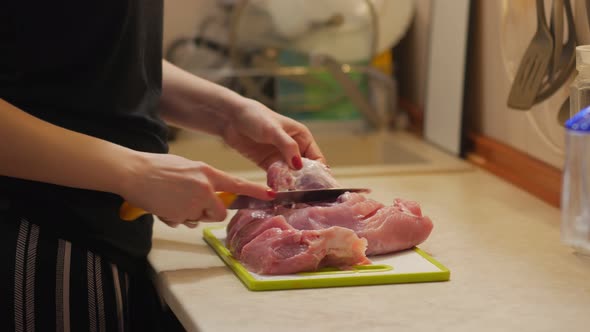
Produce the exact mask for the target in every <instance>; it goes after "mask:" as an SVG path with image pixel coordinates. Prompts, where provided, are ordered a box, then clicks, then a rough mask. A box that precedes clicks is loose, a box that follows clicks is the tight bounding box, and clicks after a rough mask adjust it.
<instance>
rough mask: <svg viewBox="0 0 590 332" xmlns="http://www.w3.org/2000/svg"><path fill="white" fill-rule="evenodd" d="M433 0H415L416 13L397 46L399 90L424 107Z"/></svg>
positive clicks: (396, 64)
mask: <svg viewBox="0 0 590 332" xmlns="http://www.w3.org/2000/svg"><path fill="white" fill-rule="evenodd" d="M431 2H432V0H415V6H416V7H415V9H416V10H415V14H414V20H413V21H412V25H411V26H410V28H409V29H408V32H407V33H406V35H405V36H404V38H403V39H402V40H401V41H400V43H399V44H398V45H397V46H396V47H395V50H394V55H393V57H394V62H395V64H394V66H395V72H396V75H397V77H398V80H399V82H398V83H399V84H398V86H399V89H400V91H399V94H400V96H402V97H404V98H407V99H408V100H409V101H410V102H412V103H413V104H414V105H416V106H418V107H419V108H420V109H423V108H424V98H425V95H426V75H427V69H428V65H427V63H428V56H427V55H428V46H429V35H430V16H431Z"/></svg>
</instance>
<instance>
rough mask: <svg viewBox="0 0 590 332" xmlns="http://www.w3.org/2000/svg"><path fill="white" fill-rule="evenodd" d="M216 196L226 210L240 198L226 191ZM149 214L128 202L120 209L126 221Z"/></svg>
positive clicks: (121, 215) (122, 217) (120, 214)
mask: <svg viewBox="0 0 590 332" xmlns="http://www.w3.org/2000/svg"><path fill="white" fill-rule="evenodd" d="M216 194H217V197H219V199H221V201H222V202H223V206H225V207H226V208H227V207H229V206H230V205H231V204H232V203H233V202H234V201H235V200H236V198H238V195H236V194H234V193H228V192H225V191H219V192H217V193H216ZM148 213H149V212H147V211H146V210H144V209H141V208H138V207H135V206H133V205H131V204H129V202H126V201H125V202H123V204H121V207H120V208H119V218H121V219H122V220H125V221H134V220H136V219H137V218H139V217H141V216H143V215H145V214H148Z"/></svg>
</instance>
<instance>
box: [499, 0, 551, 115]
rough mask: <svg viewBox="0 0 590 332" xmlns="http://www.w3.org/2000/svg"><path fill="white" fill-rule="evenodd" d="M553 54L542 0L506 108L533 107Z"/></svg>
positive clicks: (538, 4)
mask: <svg viewBox="0 0 590 332" xmlns="http://www.w3.org/2000/svg"><path fill="white" fill-rule="evenodd" d="M552 54H553V38H552V37H551V33H550V32H549V27H548V26H547V21H546V19H545V5H544V3H543V0H537V32H536V33H535V35H534V37H533V39H532V40H531V42H530V44H529V46H528V48H527V50H526V52H525V54H524V56H523V58H522V60H521V62H520V66H519V68H518V71H517V73H516V77H515V79H514V82H513V83H512V88H511V89H510V94H509V96H508V106H509V107H512V108H515V109H520V110H528V109H530V108H531V106H533V104H534V102H535V97H536V96H537V93H538V92H539V89H540V88H541V84H542V83H543V78H544V77H545V73H546V72H547V67H548V66H549V62H550V60H551V55H552Z"/></svg>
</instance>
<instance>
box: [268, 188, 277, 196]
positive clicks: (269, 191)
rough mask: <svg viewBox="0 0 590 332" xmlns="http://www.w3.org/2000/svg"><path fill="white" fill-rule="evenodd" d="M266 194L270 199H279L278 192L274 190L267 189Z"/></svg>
mask: <svg viewBox="0 0 590 332" xmlns="http://www.w3.org/2000/svg"><path fill="white" fill-rule="evenodd" d="M266 194H267V195H268V197H270V198H275V197H277V192H276V191H274V190H272V189H267V190H266Z"/></svg>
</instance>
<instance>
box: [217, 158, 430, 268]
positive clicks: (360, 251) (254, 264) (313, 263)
mask: <svg viewBox="0 0 590 332" xmlns="http://www.w3.org/2000/svg"><path fill="white" fill-rule="evenodd" d="M303 165H304V166H303V169H301V170H299V171H293V170H291V169H289V167H288V166H287V164H285V163H283V162H276V163H275V164H273V165H271V167H270V168H269V170H268V179H267V181H268V185H269V186H270V187H272V188H273V189H275V190H277V191H286V190H297V189H321V188H333V187H337V186H338V183H337V182H336V180H335V179H334V178H333V177H332V174H331V173H330V170H329V168H327V167H326V166H324V165H323V164H321V163H319V162H316V161H312V160H309V159H305V158H304V159H303ZM432 227H433V225H432V221H431V220H430V219H429V218H428V217H425V216H423V215H422V211H421V209H420V206H419V205H418V203H415V202H412V201H406V200H402V199H395V200H394V202H393V204H392V205H391V206H385V205H383V204H381V203H379V202H377V201H374V200H371V199H368V198H366V197H365V196H363V195H361V194H357V193H345V194H343V195H341V196H340V197H339V198H338V200H337V201H335V202H332V203H320V204H313V205H308V204H295V205H293V206H288V207H276V208H274V209H268V210H241V211H239V212H238V213H237V214H236V215H235V216H234V217H233V218H232V220H231V222H230V223H229V225H228V227H227V239H226V245H227V247H228V248H229V249H230V251H231V252H232V254H233V255H234V257H236V258H237V259H239V260H241V261H242V263H244V265H245V266H246V267H247V268H248V269H249V270H251V271H253V272H256V273H261V274H288V273H295V272H302V271H314V270H317V269H318V268H320V267H322V266H332V267H337V268H341V269H346V268H350V267H351V266H353V265H362V264H369V263H370V261H369V260H368V259H367V257H366V256H365V255H377V254H384V253H391V252H395V251H399V250H404V249H408V248H412V247H413V246H415V245H418V244H420V243H422V242H423V241H425V240H426V238H428V236H429V235H430V232H431V231H432Z"/></svg>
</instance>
